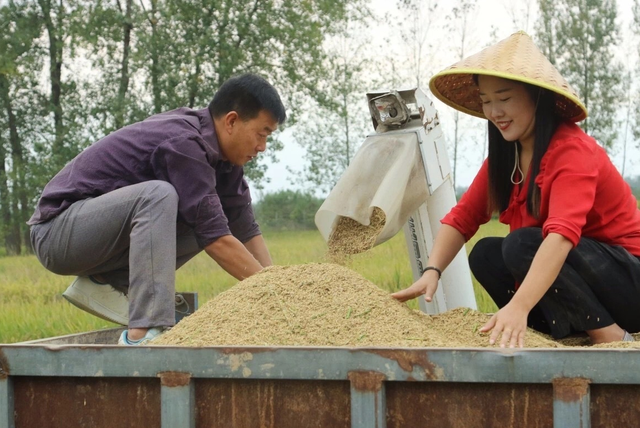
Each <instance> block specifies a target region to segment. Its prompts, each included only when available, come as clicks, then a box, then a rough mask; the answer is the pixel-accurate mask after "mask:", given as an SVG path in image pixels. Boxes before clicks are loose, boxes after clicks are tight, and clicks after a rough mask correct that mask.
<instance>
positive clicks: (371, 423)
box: [351, 386, 387, 428]
mask: <svg viewBox="0 0 640 428" xmlns="http://www.w3.org/2000/svg"><path fill="white" fill-rule="evenodd" d="M386 409H387V403H386V402H385V392H384V386H382V388H380V390H379V391H364V392H363V391H358V390H356V389H355V388H354V387H353V386H352V387H351V427H352V428H386V426H387V419H386Z"/></svg>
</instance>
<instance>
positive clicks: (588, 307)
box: [469, 227, 640, 339]
mask: <svg viewBox="0 0 640 428" xmlns="http://www.w3.org/2000/svg"><path fill="white" fill-rule="evenodd" d="M540 244H542V230H541V229H539V228H533V227H531V228H522V229H518V230H516V231H514V232H512V233H510V234H509V235H508V236H506V237H505V238H494V237H492V238H484V239H481V240H480V241H478V243H477V244H476V245H475V246H474V248H473V251H472V252H471V254H470V255H469V265H470V267H471V271H472V272H473V275H474V276H475V277H476V279H477V280H478V282H479V283H480V284H481V285H482V286H483V287H484V289H485V290H487V292H488V293H489V295H490V296H491V298H492V299H493V300H494V302H495V303H496V305H498V307H500V308H502V307H504V306H505V305H506V304H507V303H509V301H510V300H511V298H512V297H513V295H514V294H515V292H516V284H520V283H522V281H523V280H524V277H525V275H526V274H527V272H528V271H529V267H530V266H531V262H532V261H533V257H534V256H535V254H536V252H537V251H538V248H539V247H540ZM613 323H616V324H618V325H619V326H620V327H622V328H623V329H625V330H627V331H629V332H631V333H636V332H639V331H640V258H638V257H635V256H633V255H631V254H629V253H628V252H627V251H626V250H625V249H624V248H622V247H617V246H615V247H614V246H610V245H606V244H603V243H600V242H598V241H595V240H593V239H589V238H582V239H581V240H580V242H579V243H578V245H577V246H576V247H575V248H574V249H572V250H571V251H570V252H569V255H568V256H567V260H566V262H565V264H564V266H563V267H562V269H561V270H560V273H559V274H558V277H557V278H556V280H555V281H554V282H553V284H552V285H551V287H550V288H549V290H548V291H547V292H546V293H545V295H544V296H543V297H542V299H540V301H539V302H538V304H537V305H536V306H535V307H534V308H533V310H532V311H531V312H530V313H529V319H528V324H529V327H531V328H533V329H535V330H538V331H540V332H543V333H547V334H551V335H552V336H553V337H554V338H556V339H559V338H562V337H565V336H567V335H569V334H572V333H575V332H582V331H585V330H593V329H597V328H602V327H607V326H609V325H611V324H613Z"/></svg>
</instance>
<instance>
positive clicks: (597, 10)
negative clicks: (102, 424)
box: [537, 0, 623, 148]
mask: <svg viewBox="0 0 640 428" xmlns="http://www.w3.org/2000/svg"><path fill="white" fill-rule="evenodd" d="M539 6H540V11H541V15H540V18H539V22H538V25H537V38H538V43H539V45H540V46H541V49H542V51H543V52H544V53H545V54H546V55H547V56H548V58H549V59H550V60H551V61H552V62H554V63H555V65H556V67H557V68H558V70H559V71H560V73H561V74H562V75H563V76H564V77H565V79H567V81H569V83H570V84H571V85H572V86H573V87H574V88H575V89H576V91H577V92H578V94H579V96H580V98H581V99H582V101H583V103H584V104H585V106H586V107H587V110H588V111H589V117H588V118H587V119H586V120H584V121H583V122H581V124H580V125H581V126H582V127H583V128H584V130H585V131H586V132H588V133H589V134H590V135H592V136H593V137H594V138H596V139H597V140H598V141H599V142H600V143H601V144H602V145H603V146H604V147H606V148H611V146H612V145H613V142H614V141H615V139H616V136H617V130H618V121H617V120H616V112H617V108H618V107H619V104H620V103H619V100H620V98H621V95H622V91H621V86H620V84H621V81H622V74H623V71H622V66H621V64H619V63H618V62H617V61H614V53H613V49H614V48H615V47H616V46H617V45H618V43H619V33H618V26H617V24H616V17H617V8H616V1H615V0H603V1H595V0H559V1H555V2H550V1H548V0H539Z"/></svg>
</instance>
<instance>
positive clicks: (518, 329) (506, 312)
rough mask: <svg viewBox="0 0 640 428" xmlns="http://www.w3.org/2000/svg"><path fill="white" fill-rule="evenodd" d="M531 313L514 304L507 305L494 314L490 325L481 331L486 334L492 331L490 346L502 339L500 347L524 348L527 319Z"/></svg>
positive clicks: (487, 324)
mask: <svg viewBox="0 0 640 428" xmlns="http://www.w3.org/2000/svg"><path fill="white" fill-rule="evenodd" d="M528 316H529V311H527V310H526V309H524V308H519V307H518V306H517V305H516V304H514V303H513V302H511V303H509V304H507V305H506V306H505V307H503V308H502V309H500V310H499V311H498V312H497V313H496V314H494V315H493V316H492V317H491V319H490V320H489V322H488V323H486V324H485V325H484V326H482V328H481V329H480V331H481V332H483V333H486V332H488V331H491V335H490V336H489V344H491V345H493V344H495V343H496V341H497V340H498V337H499V336H500V335H501V334H502V337H501V338H500V347H501V348H504V347H506V346H509V348H515V347H516V346H518V347H519V348H524V335H525V333H526V332H527V317H528Z"/></svg>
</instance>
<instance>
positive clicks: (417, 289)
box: [391, 270, 438, 302]
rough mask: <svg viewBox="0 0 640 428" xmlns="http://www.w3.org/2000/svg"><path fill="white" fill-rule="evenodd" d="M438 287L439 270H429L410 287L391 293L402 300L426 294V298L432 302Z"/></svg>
mask: <svg viewBox="0 0 640 428" xmlns="http://www.w3.org/2000/svg"><path fill="white" fill-rule="evenodd" d="M437 289H438V272H436V271H435V270H428V271H425V273H423V274H422V276H421V277H420V279H418V280H417V281H416V282H414V283H413V284H412V285H411V286H410V287H409V288H405V289H404V290H400V291H397V292H395V293H393V294H392V295H391V297H393V298H394V299H397V300H399V301H401V302H406V301H407V300H411V299H415V298H416V297H418V296H420V295H422V294H424V300H426V301H427V302H430V301H431V300H432V299H433V295H434V294H436V290H437Z"/></svg>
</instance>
